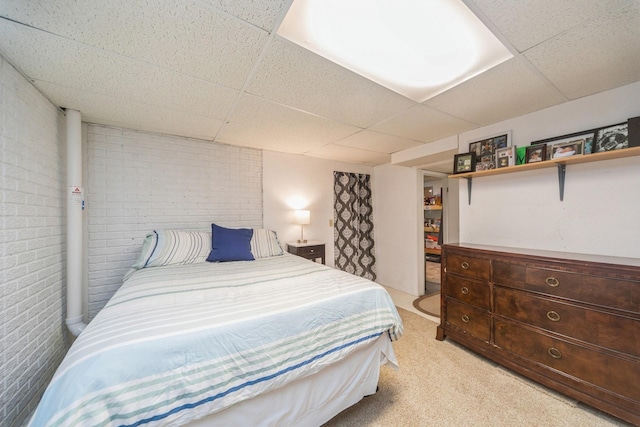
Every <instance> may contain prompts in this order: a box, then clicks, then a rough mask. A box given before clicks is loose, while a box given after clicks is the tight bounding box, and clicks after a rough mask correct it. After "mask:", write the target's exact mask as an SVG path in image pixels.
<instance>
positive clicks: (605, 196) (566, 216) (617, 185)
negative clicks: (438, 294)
mask: <svg viewBox="0 0 640 427" xmlns="http://www.w3.org/2000/svg"><path fill="white" fill-rule="evenodd" d="M636 116H640V83H634V84H632V85H628V86H625V87H621V88H618V89H614V90H610V91H607V92H603V93H600V94H596V95H593V96H589V97H585V98H581V99H579V100H576V101H571V102H567V103H565V104H562V105H558V106H554V107H551V108H547V109H545V110H541V111H538V112H535V113H532V114H528V115H525V116H521V117H517V118H514V119H511V120H507V121H504V122H501V123H498V124H495V125H492V126H487V127H484V128H481V129H476V130H474V131H472V132H467V133H464V134H461V135H460V152H467V151H468V143H469V142H470V141H473V140H478V139H481V138H482V137H483V136H485V135H489V134H493V133H496V132H500V131H504V130H509V129H511V130H512V131H513V134H512V135H513V144H514V145H517V146H526V145H529V143H530V142H531V141H535V140H539V139H544V138H548V137H553V136H559V135H563V134H567V133H571V132H578V131H582V130H587V129H593V128H596V127H601V126H606V125H609V124H615V123H619V122H623V121H626V120H627V119H628V118H630V117H636ZM459 190H460V199H459V200H460V241H462V242H468V243H481V244H489V245H501V246H509V247H525V248H534V249H547V250H556V251H567V252H577V253H591V254H600V255H612V256H623V257H634V258H640V225H639V224H638V220H637V213H638V212H640V157H631V158H625V159H619V160H608V161H602V162H596V163H588V164H580V165H570V166H568V167H567V175H566V186H565V195H564V202H561V201H560V200H559V194H558V178H557V171H556V169H555V168H550V169H543V170H535V171H527V172H520V173H514V174H508V175H499V176H492V177H486V178H477V179H474V180H473V190H472V201H471V205H470V206H469V205H468V202H467V194H468V193H467V184H466V181H465V180H460V183H459Z"/></svg>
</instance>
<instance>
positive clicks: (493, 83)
mask: <svg viewBox="0 0 640 427" xmlns="http://www.w3.org/2000/svg"><path fill="white" fill-rule="evenodd" d="M566 100H567V98H565V97H564V96H563V95H562V94H561V93H560V92H559V91H558V90H557V89H555V88H554V87H553V86H552V85H550V84H549V83H548V82H547V81H546V79H544V78H542V77H540V76H539V75H538V74H536V73H535V72H534V71H532V70H531V69H530V68H529V67H528V66H527V65H526V64H525V62H524V61H523V60H522V58H518V57H516V58H512V59H510V60H508V61H505V62H503V63H502V64H500V65H498V66H496V67H494V68H492V69H490V70H488V71H486V72H485V73H483V74H481V75H479V76H477V77H476V78H475V79H473V80H472V81H467V82H465V83H462V84H461V85H459V86H457V87H455V88H453V89H451V90H448V91H447V92H445V93H443V94H441V95H439V96H436V97H435V98H432V99H430V100H428V101H425V102H424V104H425V105H427V106H429V107H432V108H435V109H437V110H439V111H442V112H445V113H447V114H451V115H455V116H456V117H460V118H462V119H464V120H467V121H469V122H472V123H477V124H479V125H482V126H486V125H489V124H492V123H496V122H499V121H502V120H506V119H508V118H512V117H517V116H521V115H524V114H527V113H530V112H533V111H537V110H540V109H542V108H546V107H550V106H552V105H556V104H558V103H561V102H565V101H566Z"/></svg>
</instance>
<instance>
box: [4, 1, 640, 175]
mask: <svg viewBox="0 0 640 427" xmlns="http://www.w3.org/2000/svg"><path fill="white" fill-rule="evenodd" d="M292 1H293V0H243V1H233V0H153V1H150V0H141V1H133V2H132V1H129V0H112V1H103V0H83V1H77V0H2V1H0V54H2V55H3V56H5V57H6V58H7V59H8V60H9V61H10V62H11V63H12V64H14V65H15V66H16V67H17V68H18V69H19V70H20V71H22V72H23V73H24V74H25V75H27V76H28V78H30V79H31V80H33V81H34V84H35V85H36V87H37V88H38V89H39V90H40V91H42V92H43V93H44V94H45V96H47V97H48V98H49V99H50V100H52V102H54V103H56V104H57V105H59V106H62V107H68V108H75V109H78V110H80V111H81V112H82V113H83V117H84V120H85V121H91V122H95V123H99V124H109V125H114V126H122V127H127V128H133V129H140V130H145V131H153V132H160V133H166V134H172V135H182V136H188V137H194V138H203V139H208V140H214V139H215V141H217V142H222V143H228V144H234V145H241V146H247V147H253V148H261V149H268V150H274V151H282V152H289V153H295V154H306V155H311V156H316V157H322V158H328V159H334V160H341V161H350V162H356V163H364V164H368V165H373V164H380V163H385V162H388V161H389V157H390V156H389V155H390V154H391V153H396V152H399V151H403V150H407V149H411V148H412V147H416V146H418V145H419V144H426V143H430V142H432V141H438V140H441V139H443V138H446V137H449V136H452V135H456V134H460V133H462V132H466V131H468V130H471V129H474V128H477V127H480V126H487V125H490V124H492V123H497V122H500V121H502V120H506V119H508V118H512V117H515V116H519V115H523V114H527V113H530V112H533V111H536V110H539V109H542V108H546V107H549V106H552V105H557V104H559V103H562V102H566V101H567V100H569V99H571V100H572V99H577V98H580V97H583V96H587V95H591V94H594V93H597V92H600V91H604V90H608V89H613V88H615V87H619V86H622V85H626V84H629V83H633V82H635V81H638V80H640V2H638V1H637V0H598V1H595V0H563V1H556V0H522V1H512V0H464V1H465V2H466V3H467V4H469V5H470V7H471V10H473V11H475V12H477V13H478V14H479V15H482V16H481V18H482V19H484V20H485V22H487V23H488V24H489V27H490V28H491V29H492V30H493V31H495V32H496V34H497V36H498V38H500V39H502V40H505V41H506V42H507V44H508V45H510V46H512V47H513V48H514V49H515V51H517V52H520V54H517V52H516V57H515V58H513V59H511V60H509V61H506V62H505V63H503V64H501V65H499V66H497V67H494V68H492V69H490V70H488V71H486V72H485V73H483V74H480V75H478V76H476V77H474V78H472V79H470V80H468V81H466V82H464V83H463V84H461V85H459V86H457V87H454V88H452V89H450V90H448V91H446V92H444V93H442V94H440V95H438V96H437V97H434V98H432V99H430V100H427V101H425V102H424V103H423V104H418V103H415V102H414V101H412V100H410V99H408V98H405V97H404V96H402V95H399V94H397V93H396V92H393V91H391V90H389V89H387V88H384V87H382V86H380V85H378V84H376V83H373V82H371V81H369V80H367V79H366V78H364V77H361V76H359V75H357V74H355V73H353V72H351V71H349V70H347V69H345V68H343V67H341V66H338V65H336V64H334V63H332V62H330V61H328V60H325V59H324V58H322V57H320V56H318V55H316V54H314V53H311V52H310V51H307V50H305V49H303V48H301V47H299V46H297V45H295V44H293V43H291V42H289V41H287V40H284V39H283V38H281V37H279V36H277V35H276V32H277V29H278V26H279V24H280V22H281V20H282V18H283V16H284V14H285V13H286V11H287V10H288V8H289V7H290V4H291V3H292ZM376 162H380V163H376ZM434 167H435V166H434Z"/></svg>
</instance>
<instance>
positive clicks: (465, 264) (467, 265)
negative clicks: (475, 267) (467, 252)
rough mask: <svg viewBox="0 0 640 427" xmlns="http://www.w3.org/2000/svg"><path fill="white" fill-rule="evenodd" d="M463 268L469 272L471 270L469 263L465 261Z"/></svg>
mask: <svg viewBox="0 0 640 427" xmlns="http://www.w3.org/2000/svg"><path fill="white" fill-rule="evenodd" d="M461 267H462V269H463V270H468V269H469V263H468V262H467V261H463V262H462V265H461Z"/></svg>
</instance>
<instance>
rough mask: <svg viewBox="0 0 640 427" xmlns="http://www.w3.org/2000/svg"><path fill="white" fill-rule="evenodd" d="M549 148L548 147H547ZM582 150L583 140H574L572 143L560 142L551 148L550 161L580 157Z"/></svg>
mask: <svg viewBox="0 0 640 427" xmlns="http://www.w3.org/2000/svg"><path fill="white" fill-rule="evenodd" d="M547 147H549V146H547ZM583 150H584V139H574V140H573V141H568V142H560V143H557V144H553V145H552V146H551V150H550V151H551V155H550V158H551V159H561V158H564V157H571V156H580V155H582V152H583Z"/></svg>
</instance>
